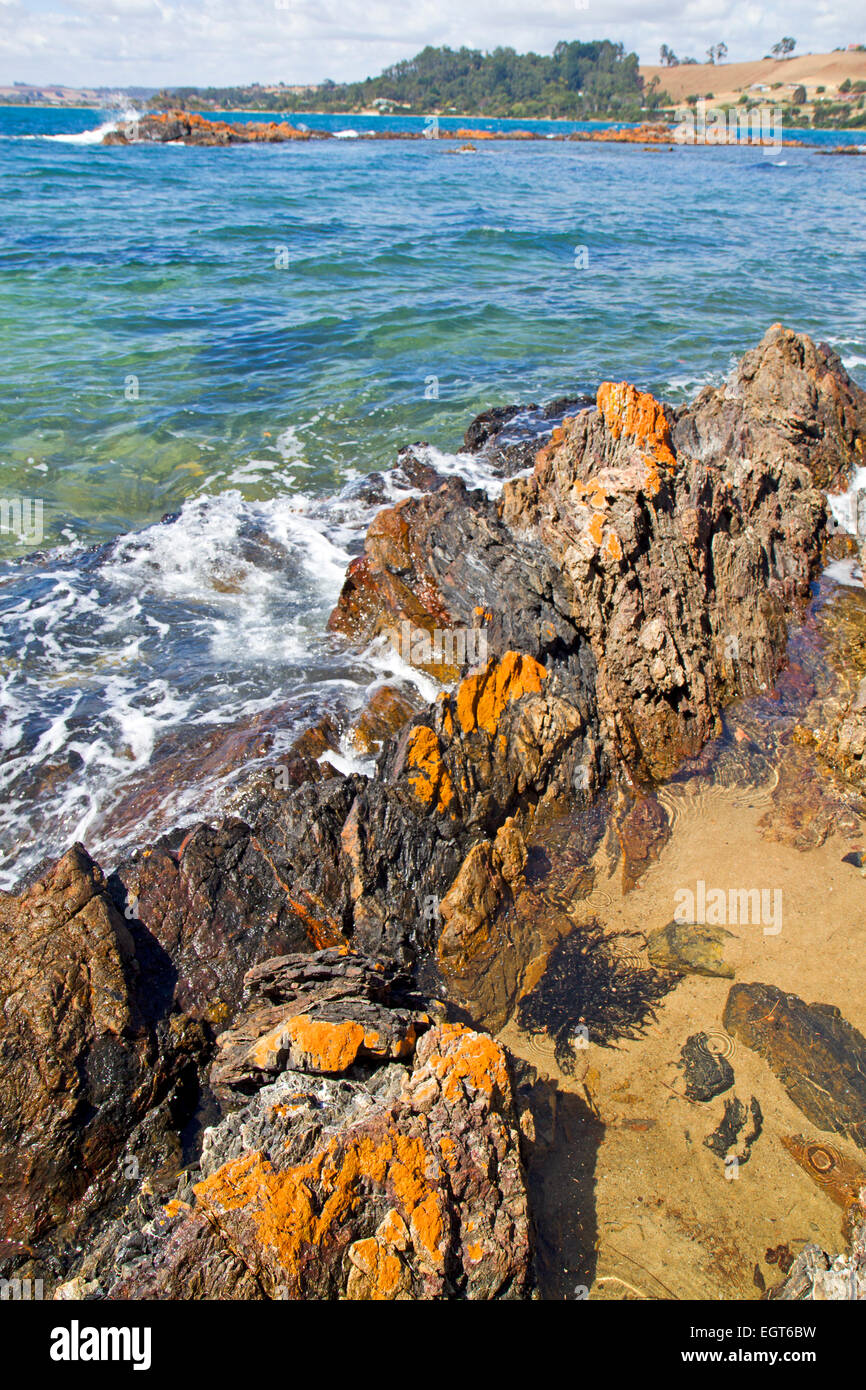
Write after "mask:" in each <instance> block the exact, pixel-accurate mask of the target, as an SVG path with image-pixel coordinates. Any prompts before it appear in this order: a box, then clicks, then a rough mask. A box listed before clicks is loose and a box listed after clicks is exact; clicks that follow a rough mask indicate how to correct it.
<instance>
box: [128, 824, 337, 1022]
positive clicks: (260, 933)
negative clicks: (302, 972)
mask: <svg viewBox="0 0 866 1390" xmlns="http://www.w3.org/2000/svg"><path fill="white" fill-rule="evenodd" d="M112 886H113V887H114V889H115V892H116V893H118V895H120V894H122V895H123V896H124V898H125V901H126V904H127V908H128V910H129V916H130V919H131V926H132V930H133V933H134V934H135V935H137V936H138V937H139V938H140V939H141V941H142V950H143V951H145V952H147V953H148V954H149V955H150V956H151V957H153V958H154V959H153V962H152V968H151V972H150V974H151V987H152V988H156V987H157V980H159V981H160V984H161V988H162V990H163V991H164V993H165V995H166V997H167V999H169V1000H170V1002H171V1004H172V1005H174V1006H177V1007H179V1008H182V1009H184V1010H185V1011H186V1012H188V1013H191V1014H193V1015H194V1016H196V1017H202V1018H207V1019H209V1020H210V1021H213V1022H219V1020H220V1019H221V1018H224V1017H225V1016H226V1014H227V1012H228V1011H230V1010H231V1009H233V1008H234V1007H235V1005H236V1004H237V1002H238V999H239V998H240V991H241V986H242V981H243V975H244V972H245V971H246V970H247V969H249V967H250V966H251V965H253V964H255V963H256V962H257V961H259V960H262V959H265V958H267V957H269V956H273V955H275V954H281V953H285V952H288V951H291V950H298V949H300V948H302V947H304V946H307V947H309V946H310V945H311V944H313V945H317V946H324V945H327V944H329V943H330V941H333V940H338V939H340V934H339V930H338V928H337V927H336V926H335V925H332V923H331V922H330V920H328V919H327V915H326V914H325V913H324V912H323V913H322V918H323V920H322V921H320V920H319V917H318V915H317V909H316V906H315V905H311V906H310V907H309V908H307V906H306V904H305V903H304V902H293V900H292V899H291V897H290V895H289V894H288V893H287V891H286V889H285V888H284V886H283V884H282V882H281V881H280V879H279V878H278V877H277V875H276V874H275V872H274V870H273V868H272V867H271V866H270V864H269V863H268V860H267V857H266V855H264V854H263V853H262V852H261V851H260V849H259V848H258V847H257V844H256V841H255V837H254V836H253V834H252V831H251V830H250V828H249V826H247V825H245V824H244V823H243V822H242V821H239V820H227V821H224V822H222V824H221V825H220V826H218V827H217V828H213V827H211V826H208V825H202V826H198V827H196V828H195V829H193V830H191V831H189V832H188V833H187V834H185V835H181V834H178V833H175V834H174V835H170V836H164V837H163V838H162V839H160V840H158V841H157V843H156V844H155V845H154V846H152V848H150V849H148V850H146V851H143V852H141V853H138V854H135V855H133V856H132V858H131V859H129V860H128V861H127V862H126V863H125V864H123V865H121V866H120V868H119V869H118V870H117V872H116V874H115V875H113V877H112ZM139 924H140V925H139Z"/></svg>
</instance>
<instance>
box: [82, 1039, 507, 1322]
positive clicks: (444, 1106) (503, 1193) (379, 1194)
mask: <svg viewBox="0 0 866 1390" xmlns="http://www.w3.org/2000/svg"><path fill="white" fill-rule="evenodd" d="M202 1173H203V1176H202V1180H201V1181H200V1182H199V1183H197V1184H196V1185H195V1187H194V1189H193V1192H192V1201H191V1204H189V1205H188V1204H183V1203H179V1202H178V1203H174V1204H172V1205H171V1206H170V1207H169V1208H168V1210H167V1213H166V1215H167V1217H168V1220H169V1226H170V1229H169V1232H168V1238H167V1239H165V1238H163V1240H162V1241H161V1242H159V1243H157V1242H156V1241H155V1240H153V1239H151V1240H150V1241H149V1242H145V1249H144V1250H143V1252H142V1254H141V1255H140V1257H139V1259H138V1260H137V1262H136V1264H135V1267H134V1268H133V1269H131V1270H130V1271H129V1272H128V1273H127V1274H126V1275H125V1276H124V1277H123V1278H121V1279H120V1280H119V1281H118V1282H117V1283H116V1284H115V1285H114V1286H112V1288H111V1290H110V1292H109V1296H110V1297H112V1298H130V1297H134V1298H162V1297H168V1296H173V1297H178V1296H180V1297H198V1296H202V1278H201V1274H200V1273H199V1274H198V1275H197V1279H198V1282H196V1279H195V1277H193V1276H195V1274H196V1270H197V1266H198V1265H199V1255H200V1254H203V1253H205V1252H206V1251H207V1250H214V1249H216V1250H218V1251H219V1252H221V1260H220V1263H219V1265H218V1266H217V1268H218V1270H219V1278H218V1279H217V1280H215V1279H213V1278H211V1277H207V1278H206V1280H205V1282H206V1284H207V1289H208V1294H209V1296H213V1295H214V1294H218V1296H219V1297H223V1298H233V1297H239V1296H243V1294H242V1293H239V1291H238V1286H239V1283H240V1282H241V1281H249V1280H252V1281H254V1284H255V1286H256V1287H257V1288H258V1289H260V1290H261V1291H262V1293H263V1295H264V1296H265V1297H266V1298H271V1299H273V1298H289V1299H293V1300H296V1299H302V1300H303V1299H314V1298H315V1299H320V1298H348V1299H353V1300H389V1299H397V1300H405V1299H413V1300H415V1299H439V1298H449V1297H450V1298H469V1299H514V1298H525V1297H528V1296H530V1294H531V1289H532V1276H531V1261H530V1246H529V1222H528V1215H527V1203H526V1193H525V1189H524V1182H523V1173H522V1168H521V1162H520V1156H519V1131H518V1128H517V1122H516V1115H515V1111H514V1102H513V1097H512V1091H511V1082H510V1079H509V1075H508V1068H507V1064H506V1058H505V1054H504V1052H503V1050H502V1048H501V1047H499V1045H498V1044H497V1043H495V1042H494V1041H493V1040H492V1039H491V1038H489V1037H485V1036H484V1035H482V1034H479V1033H476V1032H473V1031H472V1030H470V1029H467V1028H465V1027H464V1026H462V1025H460V1024H443V1025H440V1026H438V1027H435V1028H433V1029H431V1030H430V1031H429V1032H428V1033H426V1034H425V1035H424V1037H422V1039H421V1040H420V1042H419V1043H418V1046H417V1049H416V1053H415V1057H414V1061H413V1065H412V1066H411V1068H406V1067H402V1066H400V1065H397V1064H394V1063H391V1064H389V1065H386V1066H384V1067H382V1068H380V1069H379V1070H378V1071H376V1072H374V1073H373V1076H372V1078H370V1079H369V1080H368V1081H366V1082H364V1081H361V1080H355V1081H350V1080H344V1079H329V1078H315V1080H314V1081H313V1082H312V1084H311V1078H309V1077H307V1078H305V1077H303V1076H302V1075H300V1074H298V1073H290V1074H287V1075H285V1076H284V1077H283V1078H281V1079H280V1080H279V1081H277V1082H275V1083H273V1084H272V1085H270V1086H266V1087H264V1088H263V1089H262V1090H260V1091H259V1092H258V1093H257V1094H256V1096H255V1097H254V1098H253V1100H252V1101H251V1102H250V1103H249V1105H248V1106H247V1107H246V1109H245V1110H243V1111H239V1112H236V1113H235V1114H233V1115H231V1116H229V1117H228V1118H227V1119H226V1120H225V1121H223V1122H222V1124H221V1125H220V1126H218V1128H217V1129H216V1130H215V1131H213V1132H211V1133H210V1134H209V1136H208V1140H207V1144H206V1148H205V1151H204V1154H203V1158H202ZM190 1252H193V1258H190Z"/></svg>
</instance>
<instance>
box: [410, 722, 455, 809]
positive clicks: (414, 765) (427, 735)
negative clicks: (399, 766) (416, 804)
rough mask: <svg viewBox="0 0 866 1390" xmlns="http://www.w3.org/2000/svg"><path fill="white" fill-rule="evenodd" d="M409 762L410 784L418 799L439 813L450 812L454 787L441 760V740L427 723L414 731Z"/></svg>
mask: <svg viewBox="0 0 866 1390" xmlns="http://www.w3.org/2000/svg"><path fill="white" fill-rule="evenodd" d="M406 761H407V764H408V766H409V767H410V768H411V769H412V771H410V773H409V784H410V786H411V787H412V790H413V791H414V793H415V795H416V796H417V797H418V798H419V800H420V801H423V802H425V803H426V804H427V805H432V806H435V807H436V810H437V811H440V812H445V811H447V810H448V807H449V806H450V805H451V802H452V801H453V799H454V788H453V787H452V785H451V778H450V777H449V775H448V769H447V768H446V766H445V764H444V762H443V761H442V751H441V749H440V747H439V740H438V738H437V737H436V735H435V734H434V732H433V730H432V729H428V728H427V726H426V724H419V725H418V727H417V728H416V729H413V730H412V736H411V739H410V741H409V749H408V752H407V755H406Z"/></svg>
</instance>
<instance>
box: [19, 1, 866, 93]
mask: <svg viewBox="0 0 866 1390" xmlns="http://www.w3.org/2000/svg"><path fill="white" fill-rule="evenodd" d="M286 6H287V7H286ZM862 14H863V11H862V5H861V3H859V0H858V2H857V3H856V4H855V0H837V2H836V3H832V4H830V3H828V0H818V3H817V4H816V3H814V0H809V3H806V0H789V3H785V4H782V3H781V2H780V0H773V3H769V4H747V5H745V6H744V7H737V6H734V5H730V6H728V7H727V10H726V11H722V10H721V8H720V6H719V4H718V0H670V3H666V4H665V5H662V4H660V3H655V4H653V5H650V4H648V3H647V0H604V2H603V3H602V0H588V3H587V7H586V8H582V7H581V0H525V3H521V4H518V3H515V0H414V3H411V4H409V5H407V4H406V3H405V0H0V81H2V82H4V83H9V82H12V81H21V82H38V83H47V82H65V83H68V84H69V85H73V86H82V85H98V86H113V85H117V86H132V85H142V86H162V85H179V84H193V85H205V84H208V83H216V84H223V83H235V82H252V81H261V82H278V81H284V82H288V83H296V82H318V81H321V80H322V78H324V77H332V78H334V79H335V80H337V81H339V80H342V79H354V78H360V77H366V76H368V75H371V74H372V75H374V74H375V73H377V72H379V71H380V70H381V68H382V67H384V66H386V65H387V64H388V63H392V62H395V61H397V60H398V59H400V58H407V57H411V56H412V54H414V53H416V52H417V51H418V49H420V48H423V46H424V45H425V44H427V43H431V44H449V45H450V46H451V47H455V48H459V47H460V46H461V45H463V44H466V45H467V46H469V47H471V48H493V47H495V46H497V45H498V44H502V45H509V46H511V47H514V48H517V49H518V50H519V51H521V52H523V51H526V50H528V49H535V50H536V52H542V53H549V52H550V51H551V49H552V47H553V45H554V44H555V43H556V42H557V41H558V40H559V39H563V38H565V39H568V38H580V39H590V38H613V39H615V40H619V41H621V42H623V43H624V44H625V45H626V48H627V49H629V50H635V51H636V52H637V53H639V54H640V56H641V58H642V60H643V61H645V62H656V61H657V60H658V50H659V47H660V45H661V44H662V43H668V44H670V45H671V46H672V47H673V48H674V49H675V50H676V52H677V53H679V54H680V55H681V56H683V55H685V54H690V55H692V56H694V57H696V58H699V59H703V56H704V54H705V52H706V50H707V48H708V46H709V45H710V44H711V43H716V42H719V41H720V40H724V41H725V42H726V43H727V45H728V56H729V59H730V60H731V61H735V60H737V59H746V58H756V57H761V56H762V55H763V54H764V53H765V52H766V51H767V50H768V48H769V46H770V45H771V44H772V43H774V42H775V41H776V40H777V39H779V38H781V36H782V35H783V34H791V35H793V36H794V37H795V38H796V39H797V41H798V50H799V51H801V52H808V51H812V52H823V51H826V50H827V49H830V48H834V47H836V46H837V45H841V44H846V43H853V42H858V41H861V40H862V39H863V37H864V35H863V30H862Z"/></svg>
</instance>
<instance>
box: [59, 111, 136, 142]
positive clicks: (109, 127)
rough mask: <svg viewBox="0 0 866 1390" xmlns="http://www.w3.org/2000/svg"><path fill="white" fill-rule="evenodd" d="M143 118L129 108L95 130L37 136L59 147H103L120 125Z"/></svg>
mask: <svg viewBox="0 0 866 1390" xmlns="http://www.w3.org/2000/svg"><path fill="white" fill-rule="evenodd" d="M140 116H141V112H140V111H135V110H133V109H132V108H127V109H126V110H125V111H122V112H120V113H119V114H118V115H117V116H114V117H112V119H111V120H110V121H103V122H102V124H101V125H98V126H96V127H95V129H93V130H81V131H78V132H76V133H75V134H74V135H37V136H36V137H35V138H36V139H37V140H53V141H55V142H56V143H57V144H59V145H101V144H102V141H103V139H104V138H105V136H106V135H110V134H111V132H112V131H115V130H117V129H118V127H119V126H120V125H122V124H123V123H125V122H127V121H135V120H137V119H139V118H140Z"/></svg>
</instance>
